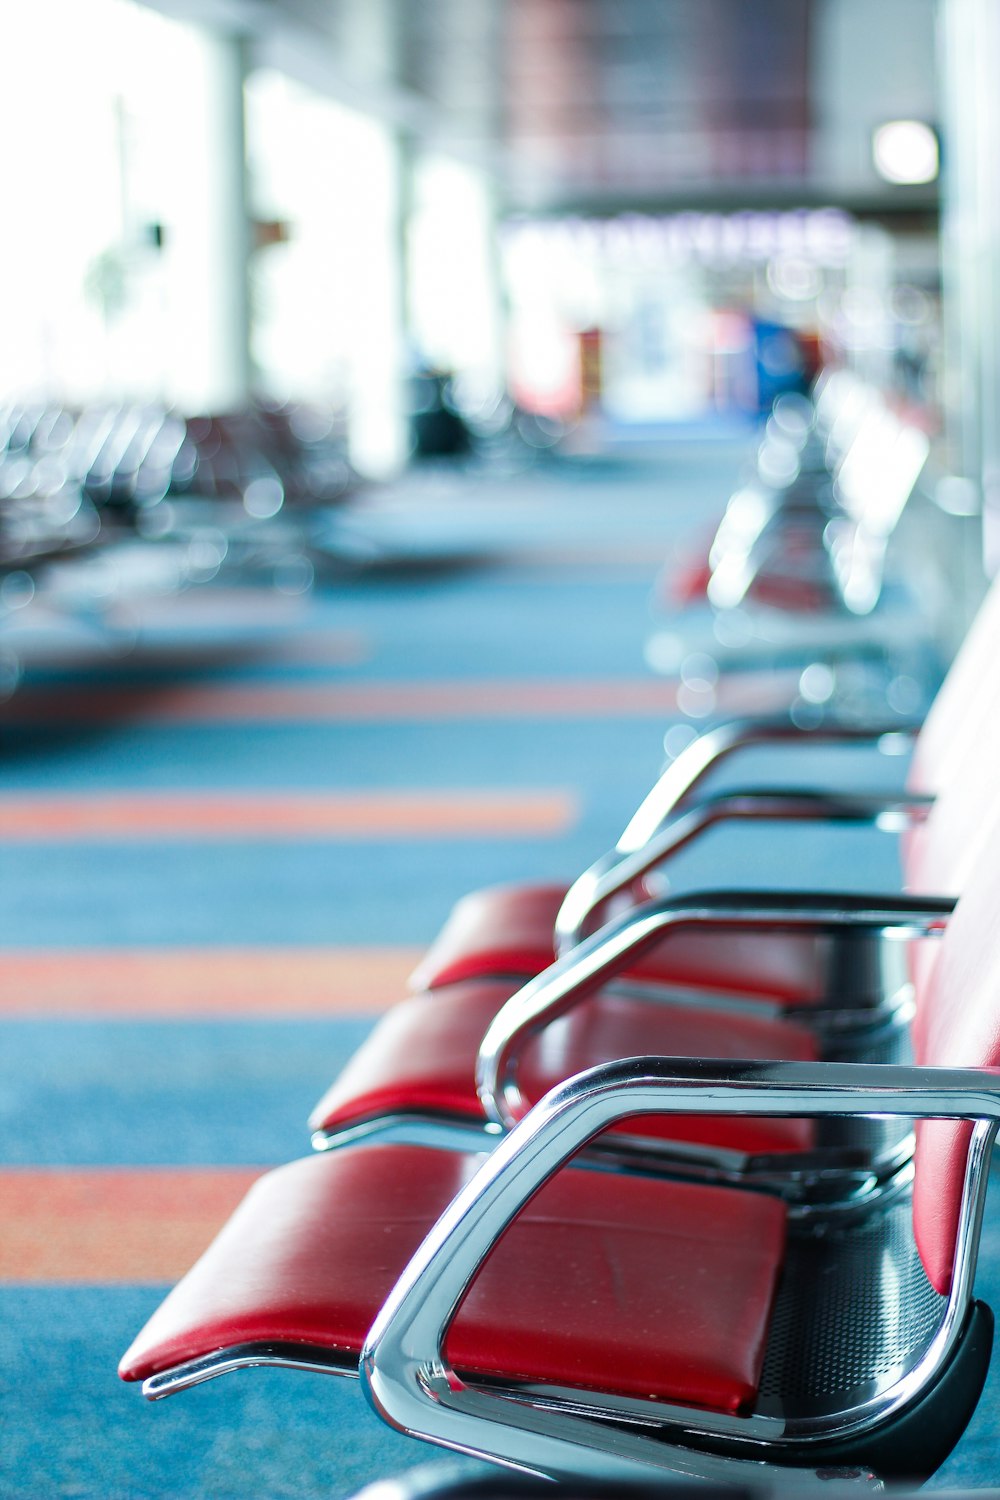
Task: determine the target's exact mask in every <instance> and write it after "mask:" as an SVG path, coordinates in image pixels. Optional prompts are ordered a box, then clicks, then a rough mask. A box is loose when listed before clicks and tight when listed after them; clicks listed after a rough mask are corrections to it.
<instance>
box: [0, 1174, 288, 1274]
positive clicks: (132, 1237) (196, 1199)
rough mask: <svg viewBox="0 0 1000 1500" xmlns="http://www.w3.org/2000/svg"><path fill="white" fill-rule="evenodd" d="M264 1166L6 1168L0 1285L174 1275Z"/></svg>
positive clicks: (0, 1193)
mask: <svg viewBox="0 0 1000 1500" xmlns="http://www.w3.org/2000/svg"><path fill="white" fill-rule="evenodd" d="M262 1170H263V1168H255V1167H233V1168H219V1167H204V1168H184V1169H179V1168H175V1167H144V1168H141V1169H138V1170H136V1169H134V1168H125V1167H106V1168H97V1169H94V1168H86V1169H82V1170H81V1169H77V1168H65V1167H48V1168H16V1167H14V1168H4V1169H3V1170H0V1215H2V1219H3V1235H2V1236H0V1281H5V1282H18V1283H28V1282H30V1283H35V1284H37V1283H52V1282H60V1283H66V1282H77V1283H81V1282H82V1283H90V1284H95V1283H96V1284H101V1283H112V1284H118V1283H122V1282H159V1281H164V1282H172V1281H176V1280H177V1279H178V1277H180V1276H182V1275H183V1274H184V1272H185V1271H187V1270H188V1269H189V1268H190V1266H191V1265H192V1264H193V1263H194V1261H195V1260H197V1258H198V1256H199V1255H200V1254H201V1253H202V1251H203V1250H204V1249H205V1248H206V1247H207V1245H208V1244H209V1242H210V1241H211V1239H212V1238H213V1236H214V1235H215V1234H216V1232H217V1231H218V1230H219V1229H220V1228H221V1226H222V1225H223V1224H224V1223H225V1221H226V1219H227V1218H228V1217H229V1215H230V1214H231V1213H232V1211H233V1209H234V1208H235V1207H236V1205H237V1204H238V1203H239V1202H240V1200H241V1199H242V1197H243V1196H244V1194H245V1193H246V1191H247V1189H248V1188H249V1187H250V1184H251V1183H252V1182H253V1181H254V1179H255V1178H256V1177H259V1176H260V1173H261V1171H262Z"/></svg>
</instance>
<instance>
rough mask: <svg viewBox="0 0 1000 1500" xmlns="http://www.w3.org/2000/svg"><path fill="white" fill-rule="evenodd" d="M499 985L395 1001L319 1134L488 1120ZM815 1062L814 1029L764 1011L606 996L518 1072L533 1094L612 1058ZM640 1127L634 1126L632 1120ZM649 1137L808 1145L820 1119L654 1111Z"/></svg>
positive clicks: (561, 1028) (567, 1019) (531, 1047)
mask: <svg viewBox="0 0 1000 1500" xmlns="http://www.w3.org/2000/svg"><path fill="white" fill-rule="evenodd" d="M510 993H511V986H510V984H509V983H508V982H506V981H503V980H489V981H486V980H483V981H480V982H479V983H478V984H458V985H451V986H450V987H449V988H447V989H441V990H435V991H434V993H433V994H424V995H413V996H411V997H410V998H409V999H408V1000H404V1001H402V1002H401V1003H400V1004H399V1005H395V1006H393V1008H392V1010H390V1011H388V1012H387V1013H386V1015H385V1016H383V1017H382V1019H381V1021H379V1023H378V1025H377V1026H376V1027H375V1029H374V1030H373V1031H372V1032H371V1033H370V1035H369V1036H368V1038H367V1040H366V1041H365V1042H364V1043H363V1044H362V1046H361V1047H360V1048H359V1049H358V1051H357V1052H356V1053H355V1054H354V1056H353V1057H352V1058H351V1060H350V1061H349V1062H348V1064H347V1066H346V1067H345V1068H344V1070H343V1072H342V1073H341V1074H340V1076H339V1077H338V1078H337V1080H336V1082H335V1083H334V1084H333V1086H332V1087H331V1088H330V1089H329V1090H328V1092H327V1093H326V1095H325V1096H324V1098H323V1099H322V1100H321V1101H320V1103H319V1104H318V1105H317V1107H316V1109H315V1110H314V1111H313V1114H312V1118H311V1120H310V1124H311V1126H312V1128H313V1129H314V1130H337V1129H342V1128H343V1127H345V1126H347V1125H352V1124H357V1123H358V1122H359V1121H360V1120H364V1119H369V1118H372V1117H373V1116H378V1115H386V1114H395V1113H399V1112H401V1111H402V1112H413V1111H430V1112H434V1113H446V1114H459V1115H462V1116H471V1117H473V1118H476V1119H481V1118H482V1107H481V1105H480V1103H479V1100H478V1098H477V1097H476V1089H475V1066H476V1054H477V1052H478V1050H479V1045H480V1043H481V1041H482V1039H483V1035H484V1033H485V1031H486V1028H487V1027H488V1026H489V1024H490V1022H491V1021H492V1020H493V1017H494V1016H495V1015H496V1013H497V1012H498V1011H499V1009H500V1007H501V1006H502V1005H503V1004H504V1002H505V1001H506V1000H507V999H508V997H509V996H510ZM649 1053H659V1054H660V1055H662V1056H668V1057H720V1058H734V1059H739V1058H750V1059H754V1060H767V1059H781V1060H784V1061H787V1062H806V1061H812V1060H813V1059H815V1057H816V1055H817V1053H816V1043H815V1039H814V1038H813V1036H812V1035H811V1034H810V1033H809V1032H808V1031H806V1030H805V1028H803V1027H800V1026H795V1025H792V1024H791V1023H789V1022H787V1021H774V1020H770V1019H768V1018H766V1017H760V1016H753V1015H738V1014H736V1013H735V1012H726V1013H725V1014H714V1015H713V1014H712V1013H710V1012H707V1011H705V1010H695V1009H689V1008H687V1007H682V1006H673V1005H657V1004H653V1003H648V1002H646V1003H644V1002H643V1001H641V1000H634V999H630V998H627V997H624V996H619V995H608V994H602V995H597V996H594V997H592V998H590V999H588V1000H585V1001H583V1002H582V1003H581V1004H580V1005H579V1006H577V1007H576V1008H575V1009H574V1010H573V1011H571V1012H570V1013H569V1014H568V1015H566V1016H564V1017H562V1019H561V1020H558V1021H555V1022H554V1023H553V1024H552V1025H551V1026H549V1027H547V1028H546V1030H545V1031H544V1032H542V1033H540V1034H539V1036H537V1037H535V1038H532V1039H531V1040H530V1041H529V1042H528V1043H527V1044H526V1046H525V1049H524V1053H523V1057H522V1061H521V1066H520V1069H519V1079H520V1083H521V1087H522V1089H523V1091H524V1093H525V1094H526V1095H527V1097H528V1098H529V1099H530V1100H532V1101H534V1100H537V1099H539V1098H541V1096H542V1095H543V1094H544V1093H546V1092H547V1091H548V1089H550V1088H552V1087H553V1085H554V1084H556V1083H561V1082H562V1081H563V1080H564V1079H566V1078H570V1077H572V1076H573V1075H574V1074H575V1073H581V1072H583V1070H584V1069H585V1068H590V1067H593V1066H594V1065H595V1064H596V1063H601V1062H608V1061H609V1060H611V1059H613V1058H616V1057H634V1056H641V1055H643V1054H649ZM627 1128H628V1129H630V1130H632V1131H634V1130H635V1129H636V1126H635V1124H632V1125H630V1126H628V1127H627ZM642 1134H644V1135H648V1136H654V1137H658V1138H660V1139H667V1140H673V1141H687V1142H693V1143H697V1144H700V1145H707V1146H719V1147H724V1148H727V1149H729V1150H732V1151H745V1152H751V1153H756V1152H761V1153H764V1152H767V1153H770V1152H788V1151H804V1150H808V1149H809V1147H810V1146H811V1145H812V1144H813V1141H814V1136H815V1122H814V1121H812V1120H801V1119H787V1120H786V1119H766V1118H764V1117H755V1116H747V1117H745V1118H740V1117H738V1116H718V1117H716V1116H711V1115H686V1116H685V1115H674V1116H672V1117H669V1118H668V1117H667V1116H666V1115H659V1116H656V1117H654V1118H650V1119H645V1120H643V1121H642Z"/></svg>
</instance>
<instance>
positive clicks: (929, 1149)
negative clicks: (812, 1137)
mask: <svg viewBox="0 0 1000 1500" xmlns="http://www.w3.org/2000/svg"><path fill="white" fill-rule="evenodd" d="M996 835H997V826H996V819H994V820H993V828H992V837H991V838H989V839H988V840H987V845H986V847H985V849H984V851H983V852H982V854H981V855H980V858H979V859H978V860H977V862H976V865H975V868H974V870H973V871H972V873H971V874H970V877H969V879H968V881H967V883H966V891H965V893H964V895H963V896H962V899H961V900H960V901H959V903H958V905H957V906H956V908H955V914H954V916H953V917H952V918H951V920H950V922H949V923H948V928H947V932H946V933H945V936H944V937H943V938H942V939H941V943H940V953H939V956H938V959H937V962H936V963H935V965H934V968H933V971H932V972H931V975H930V980H929V982H928V984H927V987H926V991H925V993H923V994H922V995H921V996H920V999H919V1004H918V1009H917V1016H916V1020H915V1022H914V1028H913V1049H914V1056H915V1058H916V1061H917V1062H918V1063H920V1064H922V1065H924V1066H929V1067H944V1068H993V1069H996V1068H1000V945H998V943H997V940H996V927H997V913H998V911H1000V858H998V856H997V849H996ZM970 1131H971V1126H969V1125H966V1124H962V1123H953V1122H949V1121H945V1120H926V1121H920V1122H918V1126H917V1148H916V1154H915V1158H914V1171H915V1177H914V1184H913V1227H914V1233H915V1235H916V1239H917V1245H918V1247H919V1249H920V1254H921V1258H922V1260H923V1262H924V1266H925V1268H926V1270H927V1274H928V1276H929V1277H930V1280H931V1282H932V1283H933V1285H934V1286H935V1287H936V1288H937V1289H938V1291H939V1292H947V1291H948V1290H949V1289H950V1287H951V1279H952V1273H953V1271H954V1261H955V1238H956V1233H957V1229H958V1218H959V1209H960V1206H961V1200H962V1184H963V1180H964V1176H965V1163H966V1155H967V1151H968V1142H969V1136H970Z"/></svg>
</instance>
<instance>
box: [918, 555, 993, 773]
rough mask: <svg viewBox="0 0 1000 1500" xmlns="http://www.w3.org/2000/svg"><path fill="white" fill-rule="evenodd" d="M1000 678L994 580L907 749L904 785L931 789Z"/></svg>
mask: <svg viewBox="0 0 1000 1500" xmlns="http://www.w3.org/2000/svg"><path fill="white" fill-rule="evenodd" d="M998 679H1000V579H997V580H996V581H995V582H994V583H993V584H992V585H991V586H990V588H989V590H988V592H987V594H986V596H985V598H984V599H983V601H982V603H981V604H980V606H979V609H978V610H977V612H976V616H975V618H974V620H973V621H972V624H971V625H970V626H969V629H968V632H967V634H966V636H965V638H964V640H963V641H962V644H961V645H960V646H959V648H958V651H957V652H956V653H955V659H954V661H953V662H952V664H951V666H950V667H949V668H948V672H947V675H946V677H945V679H944V681H943V683H942V684H941V687H940V690H939V692H938V694H937V696H936V697H935V699H934V702H933V703H932V705H931V707H930V709H929V711H928V714H927V717H926V719H925V720H924V723H923V725H922V727H921V730H920V734H919V736H918V737H917V742H916V745H915V747H914V751H913V759H912V761H911V763H910V770H909V775H908V778H907V785H908V786H909V788H910V790H911V791H913V792H930V793H932V794H933V793H935V792H937V791H938V790H939V788H940V787H941V786H942V784H943V783H944V782H945V781H946V780H947V778H948V776H949V775H950V774H951V772H952V768H953V766H955V765H957V764H960V763H961V761H962V759H963V757H964V755H965V754H966V753H967V751H968V749H969V734H968V730H969V728H970V727H972V728H973V729H974V727H975V725H976V723H977V722H978V720H979V718H980V716H981V715H983V714H985V713H987V712H988V710H989V706H990V692H989V687H990V684H991V683H995V682H997V680H998Z"/></svg>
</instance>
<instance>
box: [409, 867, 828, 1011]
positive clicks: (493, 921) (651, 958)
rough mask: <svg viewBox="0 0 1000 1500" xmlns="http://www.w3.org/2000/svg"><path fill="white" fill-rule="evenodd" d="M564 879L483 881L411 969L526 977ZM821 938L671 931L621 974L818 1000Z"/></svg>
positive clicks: (541, 956)
mask: <svg viewBox="0 0 1000 1500" xmlns="http://www.w3.org/2000/svg"><path fill="white" fill-rule="evenodd" d="M565 894H566V887H565V886H552V885H513V886H491V887H488V888H487V889H486V890H482V891H473V892H472V894H471V895H468V896H464V897H463V898H462V900H461V901H459V902H457V903H456V905H455V907H454V910H453V911H452V912H451V915H450V916H449V917H448V920H447V921H446V923H445V925H444V927H443V928H442V929H441V932H440V934H439V935H438V937H437V938H436V939H435V940H434V942H433V943H432V944H431V947H430V948H429V949H428V951H427V954H426V955H425V957H424V959H423V960H422V962H421V963H420V965H419V966H418V968H417V970H416V972H415V973H414V975H413V981H412V982H413V984H414V986H415V987H416V988H419V989H436V988H437V987H438V986H439V985H445V984H455V983H457V982H459V981H461V980H465V979H482V978H487V977H489V976H491V975H496V974H510V975H515V976H522V975H523V976H524V977H525V978H528V977H530V976H532V975H534V974H539V973H541V971H542V969H546V968H548V966H549V964H550V963H551V962H552V960H553V958H554V957H555V949H554V946H553V929H554V926H555V919H556V914H557V913H558V911H559V907H560V905H561V904H562V900H563V897H564V896H565ZM828 952H829V939H827V938H813V937H806V938H803V937H798V936H796V935H794V934H792V933H782V934H780V935H776V934H774V933H768V934H767V935H766V937H765V938H761V937H759V936H754V935H752V934H750V933H738V932H733V933H726V935H725V937H724V938H720V937H719V934H718V933H717V932H716V933H711V934H701V933H696V932H693V931H692V930H691V929H690V928H687V929H685V930H681V931H678V932H675V933H672V934H671V935H670V937H669V938H668V939H665V940H664V942H662V943H661V944H660V945H659V947H658V948H657V949H655V950H654V951H653V952H651V953H648V954H646V955H645V956H644V957H642V958H641V959H639V960H638V961H637V962H636V963H634V964H632V965H631V966H630V967H629V969H628V971H627V972H628V974H629V975H632V976H634V977H636V978H641V979H644V980H648V981H651V982H656V983H659V984H664V985H677V986H681V987H687V988H692V989H698V990H705V991H718V992H728V993H730V994H734V995H746V996H750V997H757V998H761V997H764V998H768V999H777V1000H781V1001H783V1002H785V1003H787V1004H795V1003H802V1004H808V1003H811V1002H814V1001H816V1000H818V999H819V997H820V995H821V994H822V989H823V975H824V970H825V967H826V956H827V954H828Z"/></svg>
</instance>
